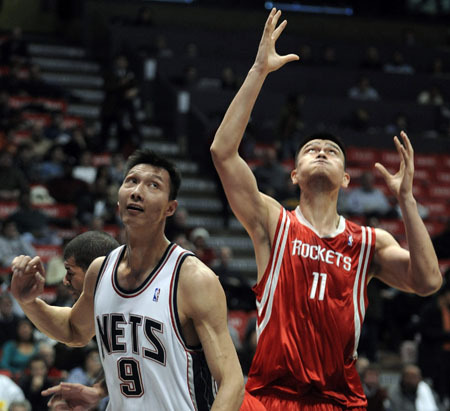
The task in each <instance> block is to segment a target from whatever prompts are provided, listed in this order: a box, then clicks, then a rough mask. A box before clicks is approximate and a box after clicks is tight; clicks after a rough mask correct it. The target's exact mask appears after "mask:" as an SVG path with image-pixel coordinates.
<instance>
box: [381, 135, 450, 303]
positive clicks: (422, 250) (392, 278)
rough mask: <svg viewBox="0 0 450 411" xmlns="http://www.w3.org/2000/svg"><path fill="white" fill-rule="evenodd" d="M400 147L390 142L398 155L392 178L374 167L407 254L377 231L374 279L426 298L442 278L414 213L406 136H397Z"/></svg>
mask: <svg viewBox="0 0 450 411" xmlns="http://www.w3.org/2000/svg"><path fill="white" fill-rule="evenodd" d="M400 136H401V138H402V140H403V144H402V143H401V142H400V140H399V139H398V138H397V137H394V143H395V146H396V148H397V151H398V153H399V155H400V158H401V161H400V168H399V171H398V172H397V173H396V174H395V175H392V174H390V173H389V172H388V171H387V170H386V168H385V167H384V166H383V165H381V164H379V163H377V164H375V167H376V168H377V169H378V170H379V171H380V172H381V174H382V175H383V177H384V179H385V181H386V184H387V185H388V187H389V189H390V190H391V192H392V193H393V194H394V196H395V197H396V198H397V201H398V203H399V206H400V209H401V211H402V217H403V223H404V225H405V231H406V239H407V241H408V248H409V251H407V250H404V249H403V248H401V247H400V245H399V244H398V243H397V241H395V240H394V238H393V237H392V236H391V235H390V234H389V233H387V232H386V231H384V230H377V240H376V249H375V261H374V262H375V264H376V265H377V266H378V267H379V269H378V270H377V271H378V272H377V276H378V277H379V278H380V279H381V280H383V281H384V282H386V283H387V284H389V285H391V286H393V287H396V288H399V289H401V290H403V291H408V292H414V293H416V294H419V295H423V296H426V295H429V294H432V293H433V292H435V291H437V290H438V289H439V288H440V286H441V284H442V275H441V273H440V271H439V264H438V260H437V257H436V253H435V251H434V248H433V244H432V242H431V239H430V236H429V234H428V231H427V229H426V227H425V224H424V223H423V221H422V219H421V218H420V216H419V213H418V211H417V203H416V200H415V198H414V196H413V192H412V186H413V176H414V151H413V148H412V145H411V142H410V141H409V138H408V136H407V135H406V133H405V132H404V131H402V132H401V133H400Z"/></svg>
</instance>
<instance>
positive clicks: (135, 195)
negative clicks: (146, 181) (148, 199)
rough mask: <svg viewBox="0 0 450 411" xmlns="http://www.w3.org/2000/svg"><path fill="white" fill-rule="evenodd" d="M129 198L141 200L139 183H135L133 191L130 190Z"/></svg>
mask: <svg viewBox="0 0 450 411" xmlns="http://www.w3.org/2000/svg"><path fill="white" fill-rule="evenodd" d="M131 199H132V200H133V201H140V200H142V194H141V185H140V184H136V185H135V187H134V188H133V191H132V192H131Z"/></svg>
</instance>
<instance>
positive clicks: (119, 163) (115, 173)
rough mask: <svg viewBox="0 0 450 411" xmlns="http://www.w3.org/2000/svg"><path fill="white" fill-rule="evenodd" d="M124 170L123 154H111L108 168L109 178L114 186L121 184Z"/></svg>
mask: <svg viewBox="0 0 450 411" xmlns="http://www.w3.org/2000/svg"><path fill="white" fill-rule="evenodd" d="M124 170H125V158H124V156H123V153H120V152H118V153H113V154H112V155H111V162H110V164H109V166H108V171H109V176H110V178H111V181H112V182H113V183H114V184H118V185H120V184H122V181H123V176H124Z"/></svg>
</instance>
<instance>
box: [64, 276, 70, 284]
mask: <svg viewBox="0 0 450 411" xmlns="http://www.w3.org/2000/svg"><path fill="white" fill-rule="evenodd" d="M67 277H68V276H67V274H66V275H65V276H64V278H63V284H64V285H65V286H66V287H68V286H69V285H70V281H69V279H68V278H67Z"/></svg>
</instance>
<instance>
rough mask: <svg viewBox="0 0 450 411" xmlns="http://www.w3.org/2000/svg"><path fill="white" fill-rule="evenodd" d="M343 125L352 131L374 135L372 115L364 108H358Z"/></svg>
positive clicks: (345, 119) (344, 120)
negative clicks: (371, 121) (371, 124)
mask: <svg viewBox="0 0 450 411" xmlns="http://www.w3.org/2000/svg"><path fill="white" fill-rule="evenodd" d="M342 125H343V126H345V127H348V128H349V129H350V130H354V131H358V132H363V133H367V132H369V131H370V132H371V133H373V127H372V128H371V127H370V113H369V111H368V110H367V109H366V108H364V107H356V108H355V109H354V110H353V111H352V112H351V113H350V116H349V117H348V118H344V119H343V121H342Z"/></svg>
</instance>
